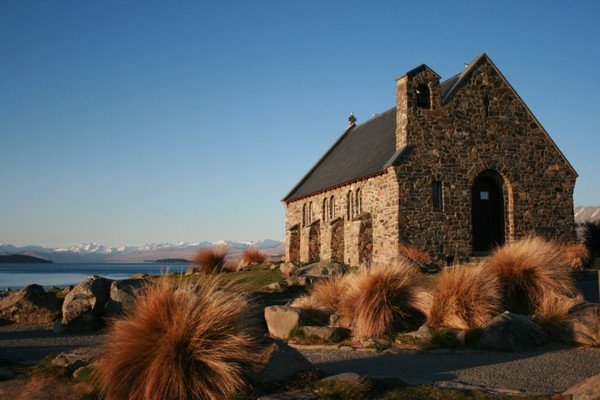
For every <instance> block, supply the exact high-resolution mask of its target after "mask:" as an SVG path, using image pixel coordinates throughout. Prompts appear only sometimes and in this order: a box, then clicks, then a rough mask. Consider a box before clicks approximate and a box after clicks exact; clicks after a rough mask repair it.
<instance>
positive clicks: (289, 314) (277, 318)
mask: <svg viewBox="0 0 600 400" xmlns="http://www.w3.org/2000/svg"><path fill="white" fill-rule="evenodd" d="M301 320H303V313H302V310H300V309H298V308H294V307H291V306H270V307H266V308H265V321H266V322H267V328H268V329H269V333H270V334H271V335H272V336H274V337H276V338H280V339H287V338H289V337H290V335H291V334H292V332H293V331H294V329H297V328H298V326H299V325H300V321H301Z"/></svg>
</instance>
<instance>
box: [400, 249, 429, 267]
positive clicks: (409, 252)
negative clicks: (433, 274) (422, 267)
mask: <svg viewBox="0 0 600 400" xmlns="http://www.w3.org/2000/svg"><path fill="white" fill-rule="evenodd" d="M400 254H402V255H403V256H405V257H408V258H410V259H411V260H413V261H420V262H423V263H430V262H431V257H430V256H429V254H427V252H425V251H423V250H421V249H419V248H417V247H415V246H410V245H400Z"/></svg>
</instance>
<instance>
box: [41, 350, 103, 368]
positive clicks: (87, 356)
mask: <svg viewBox="0 0 600 400" xmlns="http://www.w3.org/2000/svg"><path fill="white" fill-rule="evenodd" d="M99 355H100V349H99V348H97V347H82V348H78V349H73V350H68V351H63V352H62V353H60V354H59V355H57V356H56V357H54V359H53V360H52V361H51V362H50V364H51V365H53V366H55V367H64V368H68V369H70V370H71V371H75V370H77V369H78V368H81V367H85V366H86V365H89V364H90V363H91V362H92V361H94V360H95V359H96V358H97V357H98V356H99Z"/></svg>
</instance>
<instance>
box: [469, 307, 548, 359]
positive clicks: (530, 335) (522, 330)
mask: <svg viewBox="0 0 600 400" xmlns="http://www.w3.org/2000/svg"><path fill="white" fill-rule="evenodd" d="M546 341H547V335H546V333H545V332H544V330H543V329H542V328H541V327H540V326H539V325H538V324H536V323H535V322H533V321H532V320H530V319H529V318H527V317H526V316H524V315H520V314H513V313H511V312H509V311H506V312H504V313H502V314H500V315H498V316H497V317H495V318H493V319H492V320H491V321H489V322H488V323H487V325H485V326H484V327H483V332H482V333H481V337H480V339H479V344H480V345H482V346H483V347H487V348H492V349H496V350H504V351H522V350H526V349H528V348H530V347H533V346H540V345H542V344H544V343H545V342H546Z"/></svg>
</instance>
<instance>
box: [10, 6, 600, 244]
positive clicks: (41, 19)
mask: <svg viewBox="0 0 600 400" xmlns="http://www.w3.org/2000/svg"><path fill="white" fill-rule="evenodd" d="M598 15H600V3H599V2H596V1H572V2H564V1H503V2H498V1H465V2H449V1H448V2H446V1H419V2H417V1H415V2H402V1H306V0H303V1H261V0H258V1H251V2H250V1H248V2H246V1H244V2H242V1H239V2H237V1H235V2H234V1H173V2H167V1H143V2H140V1H127V0H124V1H123V0H121V1H20V0H4V1H2V2H0V52H1V53H0V54H1V57H0V187H1V188H2V189H1V192H0V194H1V195H0V241H4V242H7V243H12V244H14V245H26V244H38V245H47V246H65V245H71V244H76V243H81V242H92V241H94V242H100V243H103V244H105V245H109V246H114V245H123V244H127V245H134V244H142V243H147V242H178V241H202V240H209V241H210V240H218V239H236V240H254V239H264V238H273V239H281V238H283V237H284V229H285V228H284V208H283V205H282V204H281V203H280V199H281V198H282V197H283V196H284V195H285V194H286V193H287V192H288V191H289V190H290V189H291V187H292V186H293V185H294V184H295V183H296V182H297V181H298V180H299V179H300V178H301V177H302V176H303V174H304V173H305V172H306V171H307V169H308V168H309V167H310V166H311V165H312V164H313V163H314V162H315V161H316V160H317V159H318V158H319V157H320V156H321V155H322V153H323V152H324V151H325V150H326V149H327V148H328V147H329V146H330V145H331V144H332V142H333V141H334V140H335V139H336V138H337V137H338V136H339V135H340V133H341V132H342V131H343V130H344V128H345V127H346V125H347V117H348V115H349V113H350V112H354V113H355V115H356V116H357V118H358V122H359V123H360V122H364V121H365V120H366V119H368V118H370V115H371V114H372V113H379V112H382V111H385V110H387V109H389V108H390V107H392V106H393V105H394V104H395V79H396V78H397V77H399V76H400V75H402V74H403V73H404V72H407V71H408V70H410V69H412V68H414V67H416V66H418V65H420V64H422V63H426V64H427V65H428V66H430V67H431V68H432V69H433V70H435V71H436V72H437V73H438V74H440V75H441V76H442V79H446V78H449V77H451V76H452V75H454V74H456V73H458V72H460V71H461V70H462V68H464V64H465V63H468V62H469V61H471V60H472V59H473V58H475V57H476V56H477V55H479V54H481V53H483V52H485V53H487V54H488V55H489V56H490V58H491V59H492V60H493V61H494V63H495V64H496V65H497V66H498V68H499V69H500V70H501V71H502V72H503V74H504V75H505V76H506V78H507V79H508V80H509V82H510V83H511V84H512V85H513V86H514V88H515V89H516V90H517V92H518V93H519V94H520V96H521V97H522V98H523V100H524V101H525V102H526V103H527V105H528V106H529V108H530V109H531V110H532V112H533V113H534V114H535V115H536V117H537V118H538V119H539V120H540V122H541V123H542V125H544V127H545V128H546V130H547V131H548V132H549V133H550V135H551V137H552V138H553V140H554V141H555V142H556V143H557V145H558V146H559V148H561V150H562V151H563V153H564V154H565V155H566V156H567V158H568V159H569V160H570V162H571V163H572V164H573V166H574V167H575V169H576V170H577V172H578V173H579V178H578V181H577V187H576V190H575V205H600V185H599V184H598V178H597V167H596V163H597V159H598V155H599V149H600V139H599V135H598V133H599V132H598V123H597V117H598V113H599V110H600V90H599V89H600V83H599V82H600V76H599V75H600V55H599V53H600V52H599V51H598V50H599V48H598V46H599V42H600V24H598V23H597V17H598Z"/></svg>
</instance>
